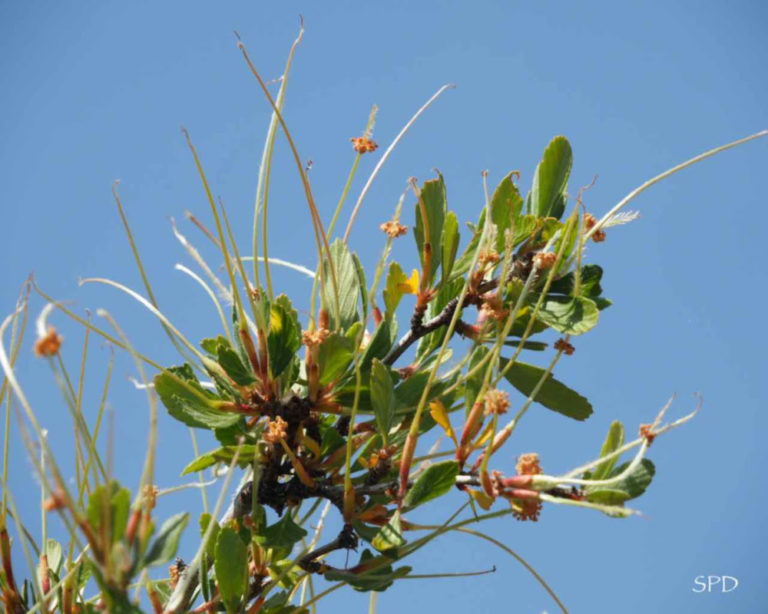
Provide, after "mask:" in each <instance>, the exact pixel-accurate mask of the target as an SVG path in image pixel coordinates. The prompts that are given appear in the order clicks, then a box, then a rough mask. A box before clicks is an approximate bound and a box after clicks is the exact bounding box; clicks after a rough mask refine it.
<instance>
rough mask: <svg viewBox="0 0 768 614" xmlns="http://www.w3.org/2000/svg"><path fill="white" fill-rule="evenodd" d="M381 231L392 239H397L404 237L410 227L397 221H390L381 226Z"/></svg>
mask: <svg viewBox="0 0 768 614" xmlns="http://www.w3.org/2000/svg"><path fill="white" fill-rule="evenodd" d="M379 228H380V229H381V231H382V232H383V233H385V234H386V235H387V236H388V237H389V238H390V239H396V238H397V237H402V236H403V235H404V234H405V233H406V232H408V226H404V225H403V224H401V223H400V222H398V221H397V220H388V221H386V222H384V223H383V224H382V225H381V226H379Z"/></svg>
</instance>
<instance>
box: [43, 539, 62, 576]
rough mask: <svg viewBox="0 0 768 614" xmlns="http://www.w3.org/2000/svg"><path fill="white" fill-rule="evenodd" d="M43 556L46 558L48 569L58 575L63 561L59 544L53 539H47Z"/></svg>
mask: <svg viewBox="0 0 768 614" xmlns="http://www.w3.org/2000/svg"><path fill="white" fill-rule="evenodd" d="M45 554H46V556H47V557H48V569H50V570H51V571H52V572H53V573H55V574H56V575H58V574H59V571H60V570H61V563H62V561H63V558H62V554H61V544H60V543H59V542H57V541H56V540H55V539H49V540H48V541H47V542H46V544H45Z"/></svg>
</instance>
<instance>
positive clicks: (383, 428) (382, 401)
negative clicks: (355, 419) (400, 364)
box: [369, 358, 395, 446]
mask: <svg viewBox="0 0 768 614" xmlns="http://www.w3.org/2000/svg"><path fill="white" fill-rule="evenodd" d="M369 388H370V391H371V405H373V413H374V415H375V416H376V425H377V426H378V428H379V433H380V434H381V437H382V439H383V440H384V445H385V446H386V444H387V437H388V435H389V429H391V428H392V421H393V420H394V418H395V390H394V386H393V384H392V377H391V376H390V374H389V369H388V368H387V367H385V366H384V364H383V363H382V362H381V361H380V360H378V359H377V358H374V359H373V363H372V365H371V380H370V384H369Z"/></svg>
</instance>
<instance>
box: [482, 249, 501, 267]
mask: <svg viewBox="0 0 768 614" xmlns="http://www.w3.org/2000/svg"><path fill="white" fill-rule="evenodd" d="M477 260H478V262H479V263H480V264H481V265H482V266H486V265H494V264H498V263H499V262H500V261H501V256H499V253H498V252H497V251H496V250H495V249H484V250H481V252H480V254H479V255H478V257H477Z"/></svg>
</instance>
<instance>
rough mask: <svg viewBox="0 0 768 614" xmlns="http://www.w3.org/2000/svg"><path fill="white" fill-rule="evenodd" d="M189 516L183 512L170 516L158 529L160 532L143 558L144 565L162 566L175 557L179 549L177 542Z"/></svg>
mask: <svg viewBox="0 0 768 614" xmlns="http://www.w3.org/2000/svg"><path fill="white" fill-rule="evenodd" d="M188 522H189V514H188V513H186V512H184V513H182V514H176V515H175V516H171V517H170V518H169V519H168V520H166V521H165V522H164V523H163V526H161V527H160V532H159V533H158V534H157V537H156V538H155V540H154V541H153V542H152V545H151V546H150V547H149V550H148V551H147V554H146V556H145V557H144V565H145V566H146V567H150V566H152V565H162V564H164V563H167V562H168V561H170V560H171V559H172V558H173V557H174V556H176V550H177V548H178V547H179V540H180V539H181V534H182V533H183V532H184V529H185V528H187V523H188Z"/></svg>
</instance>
